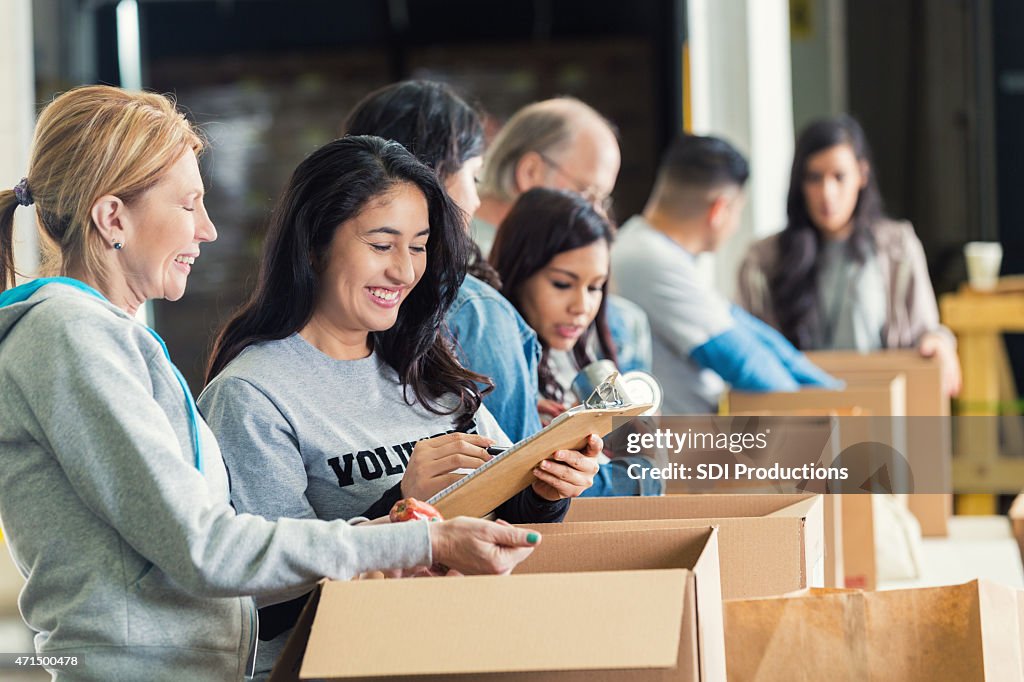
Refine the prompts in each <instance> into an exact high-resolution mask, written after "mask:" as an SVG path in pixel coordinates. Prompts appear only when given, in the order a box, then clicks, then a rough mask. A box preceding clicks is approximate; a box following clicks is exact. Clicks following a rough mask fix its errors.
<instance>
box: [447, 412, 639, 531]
mask: <svg viewBox="0 0 1024 682" xmlns="http://www.w3.org/2000/svg"><path fill="white" fill-rule="evenodd" d="M652 407H653V405H652V404H651V403H642V404H629V405H624V406H622V407H596V408H595V407H586V406H585V405H578V406H576V407H574V408H572V409H571V410H567V411H565V412H563V413H562V414H560V415H558V416H557V417H555V418H554V419H553V420H552V421H551V423H550V424H548V425H547V426H546V427H544V428H543V429H541V430H540V431H538V432H537V433H535V434H533V435H532V436H530V437H529V438H526V439H524V440H521V441H519V442H518V443H516V444H515V445H513V446H512V447H511V448H509V449H508V450H506V451H505V452H503V453H501V454H500V455H498V456H497V457H494V458H493V459H491V460H489V461H487V462H486V463H484V464H483V465H481V466H480V467H479V468H477V469H475V470H474V471H473V473H471V474H467V475H466V476H465V477H463V478H461V479H459V480H458V481H456V482H455V483H452V484H451V485H450V486H448V487H447V488H445V489H444V490H442V491H441V492H439V493H437V494H436V495H434V496H433V497H431V498H430V499H429V500H427V503H428V504H431V505H433V506H434V507H435V508H436V509H437V510H438V511H439V512H441V515H442V516H444V517H445V518H446V519H451V518H455V517H456V516H476V517H482V516H486V515H487V514H490V513H491V512H492V511H494V509H495V508H496V507H497V506H498V505H500V504H501V503H502V502H504V501H505V500H507V499H509V498H510V497H512V496H513V495H515V494H516V493H518V492H519V491H521V490H523V489H524V488H526V487H527V486H529V485H530V484H532V483H533V482H534V481H535V480H537V479H536V477H535V476H534V475H533V473H532V472H533V469H534V467H536V466H537V465H538V464H540V462H541V461H543V460H545V459H547V458H548V457H550V456H551V454H552V453H553V452H554V451H555V450H578V449H579V448H581V447H583V446H584V445H586V442H587V437H588V436H590V434H592V433H597V434H599V435H601V436H604V435H606V434H607V433H608V432H610V431H611V430H612V419H614V418H615V417H635V416H637V415H639V414H642V413H644V412H646V411H647V410H649V409H651V408H652Z"/></svg>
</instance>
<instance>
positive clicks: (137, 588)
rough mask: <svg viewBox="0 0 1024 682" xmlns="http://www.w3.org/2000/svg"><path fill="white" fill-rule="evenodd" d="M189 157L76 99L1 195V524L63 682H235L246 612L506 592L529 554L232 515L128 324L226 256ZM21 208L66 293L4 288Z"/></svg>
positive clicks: (157, 362) (40, 636)
mask: <svg viewBox="0 0 1024 682" xmlns="http://www.w3.org/2000/svg"><path fill="white" fill-rule="evenodd" d="M201 149H202V141H201V138H200V137H199V135H198V133H197V131H195V130H194V129H193V128H192V127H191V125H190V124H189V123H188V122H187V121H186V120H185V118H184V117H183V116H182V115H181V114H180V113H178V112H177V111H176V110H175V108H174V106H173V104H172V103H171V102H170V101H169V100H168V99H166V98H165V97H162V96H159V95H153V94H148V93H128V92H126V91H123V90H120V89H117V88H111V87H106V86H90V87H84V88H79V89H76V90H72V91H70V92H68V93H65V94H64V95H61V96H60V97H58V98H56V99H55V100H54V101H53V102H51V103H50V104H49V105H48V106H47V107H46V108H45V109H44V110H43V112H42V113H41V115H40V117H39V121H38V124H37V127H36V133H35V139H34V142H33V149H32V155H31V160H30V164H29V171H28V175H27V177H26V178H24V179H23V180H22V181H21V182H19V183H18V184H17V185H16V186H15V188H14V189H13V190H5V191H0V290H3V289H7V290H6V291H2V293H0V518H2V520H3V527H4V535H5V538H6V540H7V541H8V544H9V547H10V551H11V554H12V556H13V558H14V561H15V563H16V565H17V567H18V569H19V570H20V571H21V573H22V574H23V575H24V576H25V578H26V580H27V582H26V585H25V588H24V589H23V591H22V593H21V597H20V604H19V605H20V608H21V612H22V614H23V616H24V618H25V620H26V622H27V623H28V625H29V626H30V627H31V628H32V629H33V630H35V631H36V633H37V634H36V638H35V646H36V651H37V652H38V654H39V656H40V659H39V661H41V662H42V663H43V664H44V665H45V667H47V668H48V669H50V671H51V673H52V674H53V676H54V678H55V679H61V680H137V679H147V680H175V681H178V680H211V681H212V680H231V679H238V678H240V677H241V676H242V674H243V670H245V667H246V662H247V658H248V657H249V654H250V652H251V650H252V643H253V641H254V639H255V637H256V613H255V608H254V605H253V601H252V599H251V598H249V597H248V596H245V595H255V596H257V597H260V598H273V597H274V596H275V595H280V594H282V593H283V594H287V595H295V594H300V593H302V592H303V591H306V590H309V589H310V588H311V587H312V585H313V584H314V583H315V582H316V581H317V580H318V579H319V578H321V577H322V576H327V577H332V578H338V579H345V578H348V577H351V576H352V575H354V574H358V573H360V572H363V571H367V570H375V569H407V568H414V567H423V566H427V565H430V564H431V562H432V561H440V562H443V563H445V564H447V565H449V566H451V567H453V568H456V569H458V570H460V571H462V572H471V573H473V572H476V573H484V572H489V573H496V572H505V571H508V570H510V569H511V568H512V567H514V566H515V565H516V564H517V563H518V562H519V561H521V560H522V559H523V558H525V556H526V555H527V554H528V553H529V551H530V548H529V545H530V544H531V543H530V540H533V542H536V540H537V538H536V537H535V536H534V537H528V535H527V533H526V532H525V531H521V530H518V529H512V528H508V527H503V526H500V525H498V524H493V523H488V522H484V521H480V520H469V519H458V520H455V521H449V522H445V523H440V524H426V523H424V522H417V523H406V524H395V525H388V524H383V525H376V526H367V527H352V526H350V525H348V523H346V522H345V521H344V520H337V521H331V522H327V521H319V520H295V519H281V520H279V521H277V522H271V521H269V520H267V519H265V518H262V517H259V516H252V515H246V514H236V512H235V510H234V509H233V508H232V507H231V505H230V500H229V491H228V478H227V473H226V470H225V467H224V463H223V460H222V459H221V455H220V451H219V449H218V445H217V442H216V440H215V439H214V437H213V434H212V433H211V431H210V430H209V428H208V427H207V426H206V424H205V423H204V422H203V420H202V419H201V418H200V417H199V416H198V413H197V411H196V407H195V404H194V403H193V401H192V398H191V395H190V393H189V391H188V387H187V386H186V385H185V381H184V379H183V378H182V376H181V374H180V373H179V372H178V371H177V369H176V368H175V367H174V365H173V364H172V363H171V361H170V358H169V357H168V356H167V350H166V346H164V344H163V342H162V341H161V340H160V338H159V337H158V336H157V335H156V333H155V332H153V331H152V330H150V329H149V328H147V327H146V326H144V325H142V324H140V323H138V322H136V321H135V320H134V317H133V316H134V314H135V312H136V310H137V309H138V307H139V306H140V305H142V304H143V303H144V302H145V301H146V300H147V299H151V298H166V299H169V300H177V299H178V298H180V297H181V296H182V295H183V294H184V291H185V285H186V281H187V279H188V275H189V272H190V270H191V267H192V265H193V263H194V262H195V259H196V258H197V257H198V256H199V252H200V245H201V244H203V243H205V242H209V241H212V240H213V239H215V238H216V231H215V229H214V226H213V223H212V222H211V221H210V218H209V216H208V215H207V213H206V209H205V207H204V205H203V184H202V178H201V176H200V174H199V167H198V164H197V158H196V154H197V153H198V152H199V151H201ZM33 203H34V204H35V206H36V216H37V222H38V224H39V226H40V228H41V230H42V232H43V233H44V236H45V239H46V240H47V242H48V244H50V245H51V246H52V247H53V253H52V254H51V255H52V258H51V265H52V267H53V269H54V270H55V271H56V272H57V273H59V274H60V275H61V277H54V278H49V279H43V280H36V281H33V282H30V283H28V284H23V285H21V286H17V287H14V286H13V285H14V270H13V265H14V264H13V251H12V242H13V215H14V212H15V210H16V208H17V207H18V206H29V205H31V204H33ZM11 287H13V288H11Z"/></svg>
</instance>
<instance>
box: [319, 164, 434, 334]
mask: <svg viewBox="0 0 1024 682" xmlns="http://www.w3.org/2000/svg"><path fill="white" fill-rule="evenodd" d="M429 235H430V217H429V212H428V209H427V200H426V198H425V197H424V196H423V193H422V192H421V191H420V190H419V189H418V188H417V187H416V186H414V185H411V184H408V183H403V184H401V185H397V186H395V187H393V188H391V189H390V190H389V191H388V192H387V193H385V194H382V195H380V196H378V197H374V198H373V199H371V200H370V202H369V203H368V204H367V206H366V208H365V209H364V210H363V211H362V212H361V213H360V214H359V215H357V216H356V217H354V218H352V219H350V220H347V221H345V222H344V223H342V224H341V225H339V226H338V229H337V230H335V232H334V237H333V239H332V240H331V246H330V249H329V251H328V261H327V263H326V267H324V269H323V272H322V273H321V275H320V286H319V290H318V292H317V302H316V307H315V310H314V316H321V317H323V318H325V319H327V320H329V321H330V322H331V324H332V326H334V327H335V328H337V329H338V330H340V331H343V332H345V333H348V334H353V335H362V336H364V337H365V336H366V335H368V334H369V332H373V331H384V330H386V329H390V328H391V327H392V326H394V324H395V322H397V321H398V309H399V307H400V306H401V305H402V302H403V301H404V300H405V299H406V297H408V295H409V292H410V291H412V289H413V287H415V286H416V284H417V283H419V281H420V279H421V278H422V277H423V272H424V271H425V270H426V267H427V239H428V237H429Z"/></svg>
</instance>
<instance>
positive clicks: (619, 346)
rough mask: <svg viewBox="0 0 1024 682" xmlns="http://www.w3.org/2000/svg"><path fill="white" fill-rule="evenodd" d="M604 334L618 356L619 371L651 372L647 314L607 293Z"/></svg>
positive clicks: (649, 328) (634, 304) (649, 329)
mask: <svg viewBox="0 0 1024 682" xmlns="http://www.w3.org/2000/svg"><path fill="white" fill-rule="evenodd" d="M605 316H606V319H607V321H608V332H609V333H610V334H611V337H612V343H614V344H615V352H616V353H617V354H618V356H619V357H618V359H619V362H618V367H619V371H620V372H622V373H623V374H625V373H626V372H632V371H633V370H637V369H638V370H642V371H644V372H650V371H651V354H652V350H651V325H650V323H649V322H648V321H647V313H645V312H644V310H643V308H641V307H640V306H638V305H637V304H636V303H633V302H632V301H630V300H628V299H625V298H622V297H621V296H616V295H615V294H610V295H609V296H608V303H607V305H606V306H605Z"/></svg>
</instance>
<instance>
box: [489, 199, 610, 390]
mask: <svg viewBox="0 0 1024 682" xmlns="http://www.w3.org/2000/svg"><path fill="white" fill-rule="evenodd" d="M614 230H615V228H614V227H612V224H611V223H610V222H608V220H607V219H606V218H604V217H602V216H601V214H599V213H598V212H597V211H595V210H594V207H593V205H592V204H591V203H590V202H589V201H587V200H586V199H584V198H583V197H582V196H581V195H579V194H577V193H576V192H568V191H564V190H557V189H547V188H537V189H531V190H529V191H528V192H524V193H523V194H521V195H520V196H519V198H518V199H517V200H516V203H515V204H513V205H512V209H511V210H510V211H509V212H508V215H507V216H505V219H504V220H503V221H501V225H500V226H499V227H498V234H497V236H496V237H495V239H494V246H493V247H492V248H491V257H490V260H491V265H493V266H494V268H495V270H497V271H498V275H499V276H500V277H501V281H502V282H503V286H502V293H503V294H504V295H505V297H506V298H507V299H508V300H509V301H511V302H512V305H514V306H515V307H516V310H518V311H519V313H520V314H522V313H523V306H522V300H521V298H520V294H521V292H522V288H523V284H524V283H525V282H526V280H528V279H529V278H530V277H532V276H533V275H534V274H536V273H537V272H538V271H540V270H542V269H544V268H545V267H547V265H548V263H550V262H551V259H552V258H554V257H555V256H557V255H558V254H560V253H563V252H565V251H572V250H573V249H578V248H581V247H584V246H589V245H590V244H593V243H594V242H596V241H598V240H600V239H603V240H604V241H605V242H607V243H608V245H609V246H610V245H611V242H612V239H613V237H614V233H615V232H614ZM601 292H602V293H603V294H604V295H603V296H602V298H601V305H600V307H598V309H597V317H595V318H594V322H593V323H592V324H591V325H590V328H589V329H587V331H586V332H585V333H584V334H583V335H582V336H580V338H579V339H578V340H577V341H576V345H575V346H573V349H572V350H573V356H574V357H575V359H576V362H577V363H578V364H579V366H580V367H585V366H586V365H588V364H590V363H591V362H593V361H594V360H595V359H596V358H592V357H590V353H589V352H588V351H587V345H588V342H589V340H590V337H591V335H592V334H597V341H598V345H599V347H600V349H601V352H602V353H603V355H604V357H606V358H608V359H609V360H612V361H613V362H615V363H616V364H618V356H617V354H616V352H615V345H614V344H613V343H612V337H611V333H610V332H609V330H608V321H607V318H606V315H605V310H606V308H605V306H606V302H607V300H608V282H607V281H606V282H605V284H604V286H603V287H602V288H601ZM540 341H541V348H542V349H543V354H542V356H541V361H540V366H539V367H538V371H537V374H538V380H539V384H540V392H541V395H543V396H544V397H546V398H550V399H552V400H558V401H561V400H562V395H563V391H562V388H561V386H559V385H558V382H557V381H555V377H554V373H553V372H552V370H551V366H550V363H549V362H548V350H549V349H548V345H547V344H546V343H544V340H543V339H541V340H540Z"/></svg>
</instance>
